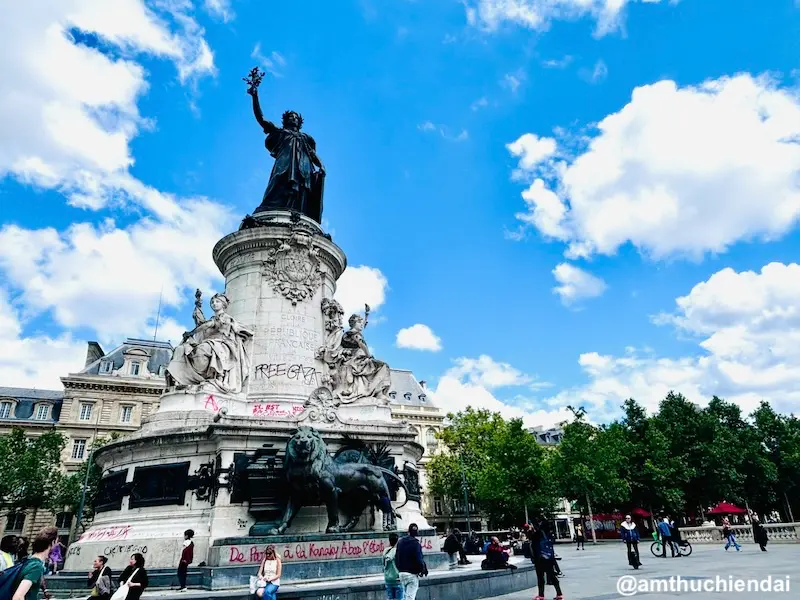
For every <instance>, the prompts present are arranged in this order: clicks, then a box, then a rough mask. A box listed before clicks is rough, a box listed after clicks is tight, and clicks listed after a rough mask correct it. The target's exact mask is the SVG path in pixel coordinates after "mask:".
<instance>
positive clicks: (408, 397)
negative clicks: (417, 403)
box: [403, 392, 411, 402]
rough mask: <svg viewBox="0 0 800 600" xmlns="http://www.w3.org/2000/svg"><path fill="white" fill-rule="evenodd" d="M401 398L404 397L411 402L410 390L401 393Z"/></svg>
mask: <svg viewBox="0 0 800 600" xmlns="http://www.w3.org/2000/svg"><path fill="white" fill-rule="evenodd" d="M403 398H405V399H406V402H411V392H406V393H405V394H403Z"/></svg>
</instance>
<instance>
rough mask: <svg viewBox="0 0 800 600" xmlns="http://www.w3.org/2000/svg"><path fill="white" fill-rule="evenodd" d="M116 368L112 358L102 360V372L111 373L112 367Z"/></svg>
mask: <svg viewBox="0 0 800 600" xmlns="http://www.w3.org/2000/svg"><path fill="white" fill-rule="evenodd" d="M113 368H114V363H113V362H111V361H110V360H101V361H100V372H101V373H111V371H112V369H113Z"/></svg>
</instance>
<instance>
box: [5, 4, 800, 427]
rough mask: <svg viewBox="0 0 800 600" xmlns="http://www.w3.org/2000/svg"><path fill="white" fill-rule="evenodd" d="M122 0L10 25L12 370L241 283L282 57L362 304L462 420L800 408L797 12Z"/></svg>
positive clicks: (372, 332)
mask: <svg viewBox="0 0 800 600" xmlns="http://www.w3.org/2000/svg"><path fill="white" fill-rule="evenodd" d="M110 5H111V3H107V2H104V1H103V0H63V1H62V2H59V3H54V4H53V6H52V7H51V9H52V10H48V11H43V10H38V9H37V10H34V9H33V8H29V7H24V6H22V5H20V6H19V7H15V8H12V9H10V11H11V13H13V14H10V15H9V17H11V18H9V19H6V20H5V24H4V25H0V40H4V41H0V45H3V46H5V48H3V50H4V51H3V52H2V53H0V54H2V56H3V58H0V65H2V66H3V71H4V73H7V76H6V77H4V81H3V82H2V83H0V107H2V108H3V114H4V115H5V119H4V121H5V122H4V123H3V124H2V125H0V140H1V141H0V215H2V217H1V218H0V299H2V298H5V299H7V302H4V303H3V305H4V308H3V309H1V310H0V342H2V345H1V347H2V348H3V349H2V350H0V376H2V384H3V385H37V386H40V387H54V386H58V376H59V375H64V374H66V373H67V372H70V371H75V370H77V369H79V368H80V367H81V366H82V354H83V352H84V344H85V340H87V339H98V340H100V341H101V343H102V344H103V345H104V346H107V347H111V346H113V345H114V344H115V343H117V342H119V341H121V340H122V339H123V338H124V337H126V336H147V335H148V334H149V335H152V330H153V325H154V317H155V312H156V307H157V305H158V298H159V294H160V293H163V296H164V303H165V307H164V316H165V319H164V320H163V322H162V329H161V331H162V334H163V336H166V337H172V338H174V337H175V336H177V335H179V334H180V332H181V331H183V330H184V329H185V328H186V327H187V325H188V323H189V321H190V312H191V295H192V294H191V292H192V291H193V289H194V287H197V286H200V287H202V288H203V289H205V290H209V291H210V290H212V289H218V288H220V287H221V286H222V282H221V279H220V278H219V274H218V272H217V271H216V268H215V267H214V265H213V263H212V262H211V258H210V249H211V247H213V244H214V243H215V242H216V241H217V239H219V237H221V236H222V235H224V234H225V233H227V232H229V231H231V230H233V229H234V228H235V227H236V226H237V224H238V220H239V219H241V218H242V217H243V216H244V215H245V214H247V213H249V212H251V211H252V210H253V209H254V208H255V207H256V206H257V205H258V204H259V202H260V198H261V194H262V193H263V189H264V186H265V184H266V181H267V178H268V174H269V169H270V168H271V161H270V159H269V157H268V156H267V154H266V152H265V151H264V149H263V135H262V133H261V132H260V130H259V128H258V126H257V125H256V123H255V122H254V120H253V117H252V113H251V112H250V108H249V103H248V101H249V97H248V96H247V95H246V93H245V86H244V84H243V83H242V81H241V77H242V76H244V75H245V74H246V73H247V71H248V69H249V68H251V67H252V66H254V65H255V64H259V65H260V66H261V67H262V68H264V69H265V70H266V71H267V77H266V78H265V80H264V83H263V84H262V87H261V99H262V106H263V109H264V112H265V114H266V115H267V117H268V118H272V119H273V120H278V119H279V117H280V114H281V113H282V112H283V111H284V110H286V109H294V110H298V111H299V112H301V113H302V114H303V116H304V118H305V129H306V131H308V132H309V133H310V134H311V135H312V136H314V138H315V139H316V141H317V146H318V151H319V155H320V157H321V158H322V160H323V161H324V162H325V164H326V168H327V171H328V179H327V183H326V198H325V213H324V221H325V222H324V225H325V227H326V228H327V229H328V230H329V231H330V232H331V233H332V234H333V237H334V241H335V242H336V243H337V244H339V245H340V246H341V247H342V248H343V249H344V250H345V252H346V253H347V256H348V260H349V264H350V266H351V270H350V271H349V272H348V273H346V274H345V278H346V280H345V281H344V282H343V284H342V290H341V297H342V300H343V302H344V303H345V304H347V305H348V306H352V307H357V306H358V305H359V304H361V303H363V301H367V302H370V304H372V305H373V306H374V307H375V308H376V313H375V314H376V315H380V319H376V320H374V321H373V323H374V324H373V326H371V327H370V328H369V330H368V334H369V335H368V341H369V343H370V345H371V346H373V347H374V349H375V352H376V354H377V355H378V356H380V357H381V358H383V359H385V360H386V361H387V362H389V363H390V364H391V365H392V366H393V367H399V368H409V369H412V370H413V371H414V373H415V374H416V375H417V377H418V378H419V379H425V380H427V381H428V382H429V385H430V387H431V388H432V389H433V390H434V392H435V394H436V397H437V400H438V401H439V403H440V404H442V405H443V406H444V407H445V408H447V409H458V408H462V407H463V406H465V405H466V404H474V405H479V406H486V407H488V408H492V409H497V410H501V411H503V412H504V414H506V415H508V416H524V417H525V418H526V420H527V421H528V422H530V423H532V424H533V423H543V424H545V423H549V422H553V421H556V420H558V419H560V418H561V417H562V416H564V414H565V411H564V407H565V406H566V405H567V404H575V405H578V404H583V405H585V406H586V407H587V408H588V409H589V413H590V415H592V416H593V418H595V419H597V420H605V419H608V418H611V417H613V416H614V415H615V412H616V409H617V407H618V406H619V404H620V403H621V402H622V400H624V399H625V398H627V397H629V396H633V397H636V398H637V399H639V400H640V401H642V402H644V403H645V404H646V405H647V406H648V407H654V406H655V405H656V404H657V401H658V399H659V398H660V397H663V395H664V393H665V392H666V391H667V390H669V389H675V390H676V391H680V392H683V393H684V394H686V395H687V396H689V397H691V398H692V399H693V400H696V401H697V402H700V403H702V402H704V401H707V399H708V398H710V397H711V396H712V395H714V394H718V395H721V396H725V397H727V398H729V399H732V400H734V401H736V402H738V403H740V404H741V405H742V407H743V408H744V409H745V410H750V409H752V408H753V407H754V406H755V405H756V403H757V402H758V401H759V400H760V399H767V400H770V401H772V402H773V403H775V405H776V406H777V407H778V408H779V409H781V410H785V411H790V410H797V406H798V404H797V402H798V400H799V399H800V396H798V392H797V391H796V389H797V388H798V385H797V384H798V383H800V370H799V369H798V367H800V350H797V348H800V346H799V345H798V344H797V342H798V341H800V312H798V299H800V267H798V265H796V264H794V263H793V261H795V260H796V257H797V250H798V242H797V236H796V224H797V220H798V217H799V216H800V141H799V140H800V95H799V93H798V82H799V81H800V72H798V67H800V64H799V63H800V61H798V58H800V8H799V7H798V5H797V4H796V3H795V2H794V1H792V0H773V1H772V2H770V3H766V4H765V3H756V2H750V1H744V0H741V1H739V0H732V1H728V2H725V3H720V2H708V1H701V0H681V1H680V2H668V1H661V2H659V1H658V0H655V1H653V0H650V1H649V2H643V1H636V0H628V1H624V2H610V1H608V0H591V1H588V2H587V1H580V2H579V1H578V0H558V1H556V2H552V1H548V2H544V1H543V0H465V2H456V1H449V0H440V1H431V2H422V1H421V0H417V1H412V0H381V1H378V0H341V1H340V2H322V1H319V2H310V3H305V4H304V8H303V10H302V11H299V10H298V9H297V8H296V7H294V6H293V5H292V4H291V3H277V2H272V1H270V2H256V1H254V0H227V1H226V0H205V1H198V2H195V3H194V4H192V3H191V2H188V0H187V1H185V2H184V1H179V0H167V1H165V2H158V3H149V2H143V1H141V0H120V1H119V2H118V3H114V6H113V7H111V6H110ZM620 6H621V8H615V7H620ZM11 23H14V24H15V25H14V27H13V28H12V26H11ZM414 325H419V326H424V327H416V328H414V329H413V330H411V331H406V332H405V333H403V334H401V335H400V337H398V333H399V332H400V331H401V330H403V329H406V328H410V327H412V326H414ZM160 337H161V336H160ZM437 340H438V341H437ZM403 346H405V347H403ZM408 346H412V347H408Z"/></svg>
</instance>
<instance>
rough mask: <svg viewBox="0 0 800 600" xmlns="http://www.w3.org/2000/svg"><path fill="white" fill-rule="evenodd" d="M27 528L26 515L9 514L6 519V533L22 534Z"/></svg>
mask: <svg viewBox="0 0 800 600" xmlns="http://www.w3.org/2000/svg"><path fill="white" fill-rule="evenodd" d="M23 527H25V513H9V515H8V518H7V519H6V533H8V532H9V531H19V532H20V533H21V532H22V528H23Z"/></svg>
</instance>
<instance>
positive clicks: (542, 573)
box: [528, 523, 564, 600]
mask: <svg viewBox="0 0 800 600" xmlns="http://www.w3.org/2000/svg"><path fill="white" fill-rule="evenodd" d="M528 540H530V543H531V562H533V566H534V567H535V569H536V583H537V585H538V588H539V595H538V596H536V597H535V598H534V599H533V600H544V586H545V583H547V584H548V585H551V584H552V585H553V586H554V587H555V588H556V600H564V596H563V594H562V593H561V584H559V582H558V576H557V575H556V553H555V550H554V549H553V542H552V541H551V540H550V538H549V537H548V536H547V532H546V530H545V528H544V527H542V523H540V524H539V525H533V526H532V527H531V528H530V529H529V530H528Z"/></svg>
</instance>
